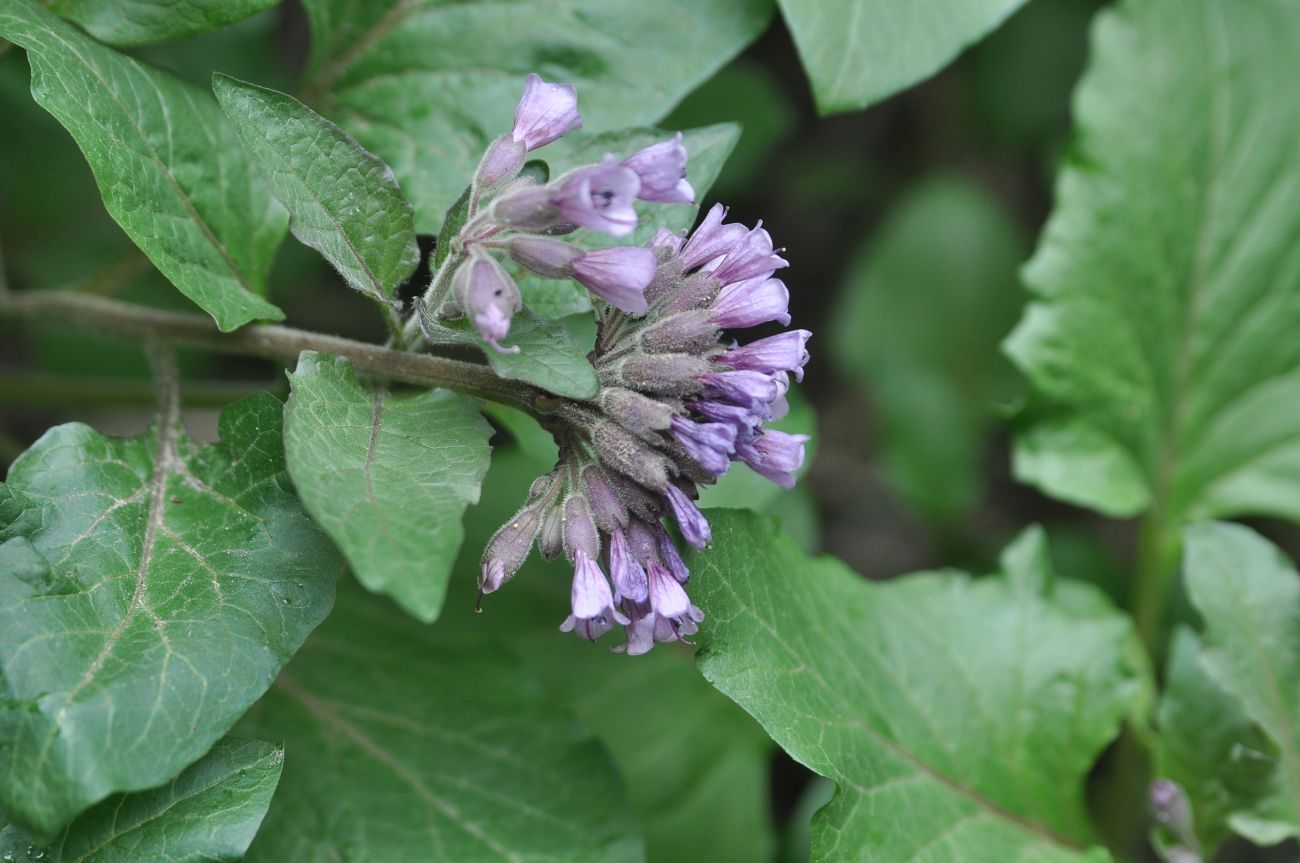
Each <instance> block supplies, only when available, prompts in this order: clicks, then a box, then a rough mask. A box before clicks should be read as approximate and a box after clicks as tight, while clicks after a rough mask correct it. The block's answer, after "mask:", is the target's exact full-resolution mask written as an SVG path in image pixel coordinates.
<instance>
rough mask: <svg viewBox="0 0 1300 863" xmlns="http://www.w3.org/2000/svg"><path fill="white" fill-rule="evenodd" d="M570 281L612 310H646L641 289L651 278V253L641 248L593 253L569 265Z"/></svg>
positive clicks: (633, 247)
mask: <svg viewBox="0 0 1300 863" xmlns="http://www.w3.org/2000/svg"><path fill="white" fill-rule="evenodd" d="M573 273H574V278H576V279H577V280H578V281H579V282H581V283H582V286H583V287H585V288H586V289H587V290H589V291H591V292H592V293H593V294H595V295H596V296H598V297H600V298H602V299H604V300H605V301H606V302H608V303H609V304H610V305H612V306H614V307H615V308H618V309H622V310H623V311H625V312H629V313H631V314H641V313H642V312H644V311H645V310H646V307H647V306H646V299H645V289H646V287H647V286H648V285H649V284H650V281H651V280H652V279H654V277H655V253H654V252H652V251H651V250H650V249H647V248H644V247H642V246H619V247H615V248H610V249H596V250H595V251H591V252H587V253H586V254H585V255H582V256H581V257H579V258H577V259H575V260H574V261H573Z"/></svg>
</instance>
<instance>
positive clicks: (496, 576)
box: [478, 506, 541, 593]
mask: <svg viewBox="0 0 1300 863" xmlns="http://www.w3.org/2000/svg"><path fill="white" fill-rule="evenodd" d="M539 510H540V507H537V506H526V507H524V508H523V509H521V510H520V511H519V512H517V513H515V516H514V518H512V519H510V520H509V521H508V522H506V523H505V524H503V525H501V527H500V528H499V529H498V530H497V532H496V533H495V534H493V535H492V539H490V540H489V541H488V544H487V547H486V548H485V549H484V550H483V571H482V574H481V575H480V576H479V582H478V584H479V589H480V590H482V591H483V592H484V593H492V592H493V591H495V590H497V589H498V588H500V587H501V585H503V584H505V583H506V582H507V581H509V580H510V579H512V578H514V575H515V573H516V572H518V571H519V567H521V566H523V565H524V561H525V560H526V559H527V558H528V550H529V549H531V548H532V547H533V538H534V537H536V536H537V529H538V527H539V526H540V525H541V513H540V512H539Z"/></svg>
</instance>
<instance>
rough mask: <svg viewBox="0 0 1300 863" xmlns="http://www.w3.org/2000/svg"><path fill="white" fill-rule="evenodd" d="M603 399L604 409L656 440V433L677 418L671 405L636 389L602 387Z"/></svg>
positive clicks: (639, 434)
mask: <svg viewBox="0 0 1300 863" xmlns="http://www.w3.org/2000/svg"><path fill="white" fill-rule="evenodd" d="M599 400H600V408H601V410H603V411H604V412H605V413H606V414H607V415H608V416H611V417H613V418H614V419H616V420H618V422H619V424H620V425H622V426H623V428H625V429H627V430H628V431H630V432H632V433H633V434H635V435H636V436H637V437H639V438H641V439H643V440H654V439H655V438H656V432H661V431H667V430H668V427H669V425H671V424H672V421H673V415H674V411H673V409H672V407H671V406H670V405H666V404H664V403H663V402H661V401H658V400H656V399H652V398H650V397H649V396H647V395H643V394H641V393H639V392H636V391H635V390H629V389H626V388H624V387H602V388H601V391H600V399H599Z"/></svg>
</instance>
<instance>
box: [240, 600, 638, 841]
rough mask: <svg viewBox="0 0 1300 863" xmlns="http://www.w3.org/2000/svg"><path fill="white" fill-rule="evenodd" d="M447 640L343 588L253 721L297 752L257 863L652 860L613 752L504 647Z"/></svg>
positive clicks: (290, 754) (261, 837)
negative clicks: (644, 855)
mask: <svg viewBox="0 0 1300 863" xmlns="http://www.w3.org/2000/svg"><path fill="white" fill-rule="evenodd" d="M439 632H440V627H436V628H430V627H427V626H423V625H421V624H419V623H416V622H415V621H413V620H411V619H410V618H408V617H406V616H404V615H402V614H401V613H400V612H398V611H397V610H396V609H395V608H393V607H392V606H391V605H389V604H388V603H387V602H385V601H384V600H382V599H379V598H377V597H372V596H369V595H367V594H365V593H363V592H361V591H360V590H359V589H356V588H353V587H347V588H345V589H342V590H341V591H340V596H339V605H338V608H337V609H335V612H334V614H332V615H331V616H330V618H329V620H328V621H326V623H325V624H324V625H323V626H322V627H321V629H320V631H319V632H318V633H317V634H316V635H315V636H314V637H313V638H312V639H310V640H309V641H308V642H307V644H306V645H304V646H303V649H302V651H301V652H300V654H299V656H298V657H297V658H296V659H295V660H294V661H293V662H292V663H291V664H290V665H289V667H288V668H286V669H285V671H284V673H283V674H282V675H281V676H280V679H279V680H278V681H276V685H275V686H274V687H273V688H272V689H271V691H270V692H269V693H268V694H267V696H266V697H265V698H264V699H263V700H262V702H261V703H260V704H259V705H258V706H257V707H256V708H255V709H254V710H253V712H252V713H250V715H249V718H248V721H247V722H246V723H245V724H244V726H243V727H244V728H246V729H248V730H249V731H250V733H256V734H258V735H259V736H263V737H272V738H274V739H279V740H284V741H285V747H286V752H287V764H286V766H285V771H284V778H283V779H282V780H281V783H280V790H279V793H277V794H276V797H275V800H274V802H273V803H272V805H271V811H270V813H269V814H268V816H267V819H266V824H265V825H264V826H263V827H262V830H261V832H260V833H259V834H258V837H257V839H256V841H255V842H254V843H253V847H252V848H251V849H250V850H249V853H248V857H247V858H246V859H247V860H248V861H249V863H263V861H274V863H281V861H285V860H340V859H341V860H349V861H353V863H371V861H374V863H405V861H412V863H415V861H418V863H444V861H445V863H475V861H480V860H482V861H493V863H496V861H501V860H517V861H530V863H544V861H555V863H560V861H563V863H623V861H629V863H632V861H638V860H641V859H642V852H641V847H640V846H641V842H640V839H639V837H638V836H637V835H636V831H635V827H634V826H633V824H632V820H631V817H630V815H629V813H628V811H627V806H626V803H625V801H624V795H623V791H622V788H621V787H620V783H619V780H618V777H617V774H616V773H615V771H614V769H613V766H612V765H611V764H610V762H609V758H608V756H607V755H606V754H605V752H604V750H603V749H602V748H601V747H600V745H599V744H597V743H596V742H595V741H594V740H592V739H591V737H590V736H589V735H588V734H587V732H586V731H585V730H584V729H583V728H582V727H581V726H580V725H579V724H578V723H577V722H576V721H575V720H574V719H573V718H572V717H571V716H569V715H567V714H565V713H563V712H562V711H560V710H559V709H558V708H557V707H555V706H554V704H553V703H552V702H551V701H550V700H549V699H548V698H547V697H546V696H545V695H544V694H543V693H542V692H541V690H540V688H539V687H538V685H537V682H536V681H535V680H534V679H533V678H532V677H530V676H529V675H527V674H526V673H524V672H523V671H522V669H521V668H520V667H519V666H518V663H517V662H516V661H515V660H513V659H510V658H509V657H508V656H507V655H506V654H504V652H503V651H502V650H501V648H500V647H493V646H491V645H486V644H483V643H477V644H472V645H468V646H461V645H457V644H455V643H454V642H452V641H451V640H449V639H446V638H443V637H440V636H439Z"/></svg>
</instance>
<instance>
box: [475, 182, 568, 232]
mask: <svg viewBox="0 0 1300 863" xmlns="http://www.w3.org/2000/svg"><path fill="white" fill-rule="evenodd" d="M553 197H554V190H553V189H552V188H551V187H549V186H538V185H536V184H534V183H533V182H532V181H531V180H524V181H520V182H519V183H517V184H516V185H515V186H512V187H510V188H507V190H506V191H505V192H504V193H503V194H502V195H501V196H500V197H499V198H497V199H496V200H495V201H493V202H492V221H493V222H495V223H496V224H498V225H501V226H502V227H506V228H514V229H515V230H519V231H534V232H538V231H548V230H551V229H552V228H555V227H556V226H558V225H563V224H565V223H566V222H565V218H564V214H563V213H561V212H560V208H559V207H558V206H557V205H556V204H555V203H554V202H553V201H552V200H551V199H552V198H553Z"/></svg>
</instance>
